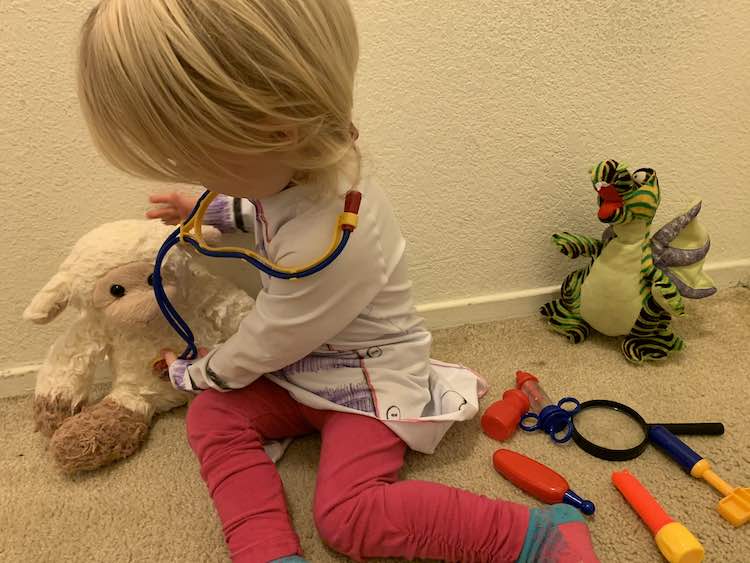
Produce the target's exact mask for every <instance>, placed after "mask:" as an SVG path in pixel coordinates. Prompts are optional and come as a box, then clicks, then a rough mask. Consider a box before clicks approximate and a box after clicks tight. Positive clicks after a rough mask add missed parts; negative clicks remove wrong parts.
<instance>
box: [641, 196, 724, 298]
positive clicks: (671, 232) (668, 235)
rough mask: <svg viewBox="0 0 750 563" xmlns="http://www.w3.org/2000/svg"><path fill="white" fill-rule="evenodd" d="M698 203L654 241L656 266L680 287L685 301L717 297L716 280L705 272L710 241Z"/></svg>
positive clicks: (652, 245) (667, 226)
mask: <svg viewBox="0 0 750 563" xmlns="http://www.w3.org/2000/svg"><path fill="white" fill-rule="evenodd" d="M701 203H702V202H701V201H700V200H698V201H696V202H695V203H693V205H692V206H691V207H690V209H688V210H687V211H686V212H685V213H683V214H681V215H678V216H677V217H675V218H674V219H672V220H671V221H670V222H669V223H667V224H666V225H664V226H663V227H662V228H661V229H659V230H658V231H657V232H656V234H654V236H653V237H651V251H652V253H653V256H654V265H655V266H656V267H657V268H659V269H660V270H662V271H663V272H664V273H665V274H666V275H667V276H668V277H669V279H670V280H672V283H674V284H675V285H676V286H677V289H678V290H679V291H680V294H681V295H682V296H683V297H689V298H691V299H701V298H703V297H709V296H710V295H713V294H714V293H716V286H715V284H714V282H713V280H712V279H711V278H710V277H709V276H708V275H707V274H706V273H705V272H704V271H703V264H704V262H705V260H706V255H707V254H708V250H709V248H710V247H711V240H710V239H709V236H708V232H707V231H706V229H705V227H703V225H701V224H700V223H699V222H698V219H697V217H698V213H700V210H701Z"/></svg>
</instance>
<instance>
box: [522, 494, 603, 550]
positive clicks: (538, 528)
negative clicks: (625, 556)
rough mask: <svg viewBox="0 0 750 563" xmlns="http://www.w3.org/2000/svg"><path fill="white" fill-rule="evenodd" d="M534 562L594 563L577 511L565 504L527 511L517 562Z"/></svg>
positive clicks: (589, 541) (589, 542)
mask: <svg viewBox="0 0 750 563" xmlns="http://www.w3.org/2000/svg"><path fill="white" fill-rule="evenodd" d="M537 561H544V562H549V563H551V562H554V563H595V562H597V561H598V559H597V558H596V554H595V553H594V548H593V546H592V545H591V536H590V535H589V529H588V526H586V522H585V520H584V519H583V516H581V513H580V512H578V511H577V510H576V509H575V508H573V507H572V506H568V505H567V504H555V505H553V506H551V507H549V508H544V509H539V508H534V509H532V510H531V517H530V518H529V529H528V531H527V532H526V539H525V540H524V542H523V548H522V549H521V555H520V556H519V557H518V563H532V562H537Z"/></svg>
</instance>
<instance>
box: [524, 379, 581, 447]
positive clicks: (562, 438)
mask: <svg viewBox="0 0 750 563" xmlns="http://www.w3.org/2000/svg"><path fill="white" fill-rule="evenodd" d="M516 387H518V388H519V389H520V390H521V391H523V392H524V393H525V394H526V396H527V397H528V398H529V405H530V409H531V411H530V412H527V413H526V414H525V415H523V417H522V418H521V422H520V424H519V427H520V428H521V429H522V430H525V431H526V432H535V431H537V430H542V431H543V432H545V433H547V434H549V435H550V437H551V438H552V440H554V441H555V442H558V443H563V442H567V441H568V440H570V438H571V436H573V425H572V424H571V423H570V419H571V417H572V416H573V415H575V414H576V413H577V412H578V410H579V408H580V406H579V403H578V400H577V399H574V398H573V397H565V398H563V399H560V401H559V402H558V403H557V404H555V403H553V402H552V399H550V398H549V396H548V395H547V393H545V392H544V390H543V389H542V386H541V385H539V380H538V379H537V378H536V376H534V375H532V374H530V373H528V372H525V371H518V372H516ZM566 403H570V404H572V405H573V408H572V409H566V408H563V405H564V404H566ZM527 420H532V421H534V422H533V424H529V423H527V422H526V421H527ZM561 433H562V435H560V434H561Z"/></svg>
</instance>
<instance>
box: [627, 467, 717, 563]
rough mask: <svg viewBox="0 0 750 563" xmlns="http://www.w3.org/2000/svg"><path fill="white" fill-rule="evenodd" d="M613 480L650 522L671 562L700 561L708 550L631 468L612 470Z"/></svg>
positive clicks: (646, 522)
mask: <svg viewBox="0 0 750 563" xmlns="http://www.w3.org/2000/svg"><path fill="white" fill-rule="evenodd" d="M612 484H613V485H614V486H615V487H617V490H618V491H620V493H622V496H623V497H625V500H626V501H627V502H628V504H629V505H630V506H631V507H632V509H633V510H635V512H636V514H638V516H639V517H640V519H641V520H643V523H644V524H646V526H648V529H649V530H651V533H652V534H653V536H654V540H655V541H656V545H657V547H658V548H659V551H661V554H662V555H663V556H664V558H665V559H666V560H667V561H669V563H700V562H701V561H703V556H704V554H705V551H704V549H703V546H702V545H701V543H700V542H699V541H698V539H697V538H696V537H695V536H694V535H693V534H691V533H690V530H688V529H687V528H686V527H685V526H683V525H682V524H680V523H679V522H675V521H674V520H673V519H672V518H671V517H670V516H669V514H667V513H666V512H664V509H663V508H662V507H661V506H660V505H659V503H658V502H656V499H655V498H654V497H653V496H651V493H649V492H648V489H646V487H644V486H643V485H642V484H641V482H640V481H639V480H638V479H636V478H635V477H634V476H633V475H631V474H630V472H629V471H628V470H627V469H623V470H622V471H615V472H614V473H612Z"/></svg>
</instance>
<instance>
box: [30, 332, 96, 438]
mask: <svg viewBox="0 0 750 563" xmlns="http://www.w3.org/2000/svg"><path fill="white" fill-rule="evenodd" d="M104 355H105V349H104V345H103V339H102V338H101V337H100V335H99V334H98V331H96V329H95V328H94V327H93V326H92V324H91V323H90V322H89V321H88V320H86V319H85V318H84V319H79V320H77V321H76V322H74V323H73V326H71V327H70V328H69V329H68V331H67V332H65V333H64V334H62V335H61V336H60V337H59V338H58V339H57V340H56V341H55V343H54V344H53V346H52V348H51V349H50V351H49V353H48V354H47V358H46V359H45V361H44V364H43V365H42V367H41V368H40V370H39V373H38V374H37V378H36V390H35V393H34V424H35V430H37V431H39V432H41V433H42V434H44V435H45V436H51V435H52V434H53V433H54V432H55V430H57V428H58V427H59V426H60V425H61V424H62V423H63V421H64V420H65V419H66V418H67V417H69V416H71V415H73V414H75V413H77V412H78V411H80V409H81V407H82V406H83V405H84V404H85V402H86V400H87V398H88V394H89V390H90V388H91V382H92V381H93V378H94V372H95V371H96V365H97V363H98V362H99V361H100V360H101V359H102V358H103V357H104Z"/></svg>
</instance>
